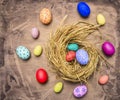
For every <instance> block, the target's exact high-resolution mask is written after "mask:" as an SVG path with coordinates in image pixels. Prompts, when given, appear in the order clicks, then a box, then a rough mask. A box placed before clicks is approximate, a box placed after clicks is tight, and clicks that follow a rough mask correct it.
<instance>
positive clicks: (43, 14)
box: [40, 8, 52, 24]
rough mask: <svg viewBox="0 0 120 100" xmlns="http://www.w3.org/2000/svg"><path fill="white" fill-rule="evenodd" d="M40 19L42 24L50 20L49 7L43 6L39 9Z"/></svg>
mask: <svg viewBox="0 0 120 100" xmlns="http://www.w3.org/2000/svg"><path fill="white" fill-rule="evenodd" d="M40 21H41V22H42V23H43V24H49V23H50V22H51V21H52V13H51V11H50V10H49V9H47V8H43V9H42V10H41V11H40Z"/></svg>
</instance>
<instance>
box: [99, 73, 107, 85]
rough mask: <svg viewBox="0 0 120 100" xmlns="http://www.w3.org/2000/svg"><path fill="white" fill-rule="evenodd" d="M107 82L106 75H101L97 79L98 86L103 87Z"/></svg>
mask: <svg viewBox="0 0 120 100" xmlns="http://www.w3.org/2000/svg"><path fill="white" fill-rule="evenodd" d="M108 80H109V77H108V75H103V76H101V77H100V78H99V80H98V82H99V84H101V85H104V84H106V83H107V82H108Z"/></svg>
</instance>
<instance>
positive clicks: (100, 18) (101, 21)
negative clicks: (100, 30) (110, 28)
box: [97, 14, 105, 25]
mask: <svg viewBox="0 0 120 100" xmlns="http://www.w3.org/2000/svg"><path fill="white" fill-rule="evenodd" d="M97 23H98V24H99V25H104V24H105V17H104V16H103V15H102V14H98V15H97Z"/></svg>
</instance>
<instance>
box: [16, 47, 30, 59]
mask: <svg viewBox="0 0 120 100" xmlns="http://www.w3.org/2000/svg"><path fill="white" fill-rule="evenodd" d="M16 54H17V56H18V57H19V58H21V59H22V60H27V59H29V58H30V51H29V50H28V49H27V48H26V47H24V46H18V47H17V48H16Z"/></svg>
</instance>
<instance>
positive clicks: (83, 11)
mask: <svg viewBox="0 0 120 100" xmlns="http://www.w3.org/2000/svg"><path fill="white" fill-rule="evenodd" d="M77 11H78V13H79V14H80V15H81V16H82V17H84V18H86V17H88V16H89V15H90V12H91V10H90V7H89V5H88V4H87V3H86V2H79V3H78V5H77Z"/></svg>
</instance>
